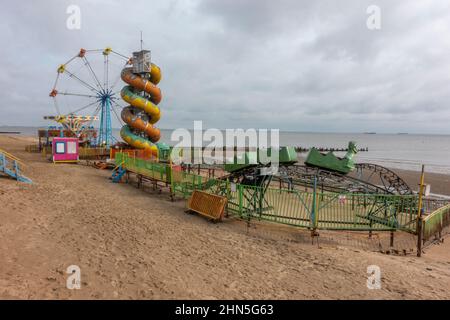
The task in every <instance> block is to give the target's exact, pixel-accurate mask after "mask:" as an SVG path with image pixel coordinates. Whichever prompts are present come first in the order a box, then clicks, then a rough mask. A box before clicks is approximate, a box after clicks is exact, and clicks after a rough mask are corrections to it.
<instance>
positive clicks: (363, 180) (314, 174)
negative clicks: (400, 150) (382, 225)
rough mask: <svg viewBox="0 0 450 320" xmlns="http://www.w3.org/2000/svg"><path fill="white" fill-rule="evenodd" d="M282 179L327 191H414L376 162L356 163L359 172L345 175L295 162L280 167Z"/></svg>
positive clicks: (404, 192)
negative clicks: (291, 164)
mask: <svg viewBox="0 0 450 320" xmlns="http://www.w3.org/2000/svg"><path fill="white" fill-rule="evenodd" d="M280 179H281V180H282V181H285V182H289V181H290V183H292V184H293V185H300V186H304V187H312V186H313V185H314V179H316V186H317V188H319V189H320V190H323V191H331V192H352V193H378V194H401V195H406V194H412V193H413V192H412V190H411V189H410V188H409V186H408V185H407V184H406V182H404V181H403V180H402V179H401V178H400V177H399V176H398V175H397V174H395V173H394V172H393V171H391V170H389V169H387V168H385V167H382V166H378V165H374V164H369V163H361V164H356V170H355V173H352V174H351V175H343V174H340V173H338V172H334V171H330V170H325V169H321V168H316V167H310V166H304V165H293V166H288V167H284V168H283V169H282V170H280Z"/></svg>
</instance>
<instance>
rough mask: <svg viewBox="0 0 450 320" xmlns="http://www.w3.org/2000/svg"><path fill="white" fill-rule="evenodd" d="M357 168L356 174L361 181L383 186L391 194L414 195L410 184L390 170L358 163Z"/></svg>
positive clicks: (370, 164) (371, 164)
mask: <svg viewBox="0 0 450 320" xmlns="http://www.w3.org/2000/svg"><path fill="white" fill-rule="evenodd" d="M355 168H356V172H355V174H356V176H357V178H358V179H359V180H363V181H366V182H368V183H371V184H376V185H379V186H382V188H383V189H384V190H386V191H388V192H391V193H396V194H401V195H406V194H413V191H412V190H411V188H410V187H409V186H408V184H407V183H406V182H405V181H404V180H403V179H402V178H400V177H399V176H398V175H397V174H396V173H395V172H394V171H392V170H389V169H388V168H385V167H383V166H379V165H376V164H373V163H357V164H355Z"/></svg>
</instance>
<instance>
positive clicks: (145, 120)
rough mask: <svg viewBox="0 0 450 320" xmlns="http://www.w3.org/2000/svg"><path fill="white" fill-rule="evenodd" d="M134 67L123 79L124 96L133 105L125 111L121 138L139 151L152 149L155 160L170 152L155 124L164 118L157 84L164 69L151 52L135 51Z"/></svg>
mask: <svg viewBox="0 0 450 320" xmlns="http://www.w3.org/2000/svg"><path fill="white" fill-rule="evenodd" d="M130 63H131V64H132V65H133V66H132V67H125V68H124V69H123V70H122V73H121V78H122V80H123V81H124V82H126V83H127V84H128V85H127V86H125V87H123V89H122V91H121V93H120V94H121V96H122V99H123V100H124V101H126V102H127V103H129V106H128V107H125V108H123V109H122V113H121V118H122V120H123V121H124V122H125V123H126V124H125V125H124V126H123V127H122V129H121V131H120V136H121V137H122V139H123V140H124V141H125V142H127V143H128V144H129V145H131V146H132V147H134V148H136V149H145V150H150V152H151V154H152V155H153V156H155V157H157V156H158V154H159V153H160V151H161V150H163V149H164V150H165V149H167V145H166V144H164V143H157V142H158V141H159V139H160V137H161V133H160V130H159V129H157V128H155V127H154V126H153V125H154V124H155V123H156V122H158V120H159V119H160V117H161V111H160V109H159V107H158V104H159V103H160V101H161V99H162V95H161V89H160V88H158V87H157V84H158V83H159V81H160V80H161V69H160V68H159V67H158V66H157V65H156V64H154V63H152V62H151V61H150V51H148V50H141V51H139V52H134V53H133V57H132V58H131V60H130Z"/></svg>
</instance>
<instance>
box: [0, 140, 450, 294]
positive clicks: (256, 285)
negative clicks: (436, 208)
mask: <svg viewBox="0 0 450 320" xmlns="http://www.w3.org/2000/svg"><path fill="white" fill-rule="evenodd" d="M29 141H31V139H29V140H28V141H27V139H26V138H23V137H18V136H17V137H6V136H1V135H0V147H1V148H4V149H7V150H8V151H10V152H12V153H14V154H16V155H17V156H19V157H21V158H22V159H23V160H25V161H26V162H27V163H28V168H26V173H27V174H28V175H29V176H30V177H31V178H32V179H33V181H34V184H33V185H25V184H21V183H17V182H15V181H13V180H10V179H7V178H0V298H3V299H8V298H20V299H39V298H43V299H67V298H71V299H79V298H83V299H101V298H107V299H156V298H167V299H177V298H187V299H206V298H211V299H269V298H274V299H334V298H336V299H359V298H362V299H396V298H400V299H406V298H412V299H444V298H446V299H449V298H450V291H449V288H450V254H449V249H450V241H447V242H445V243H444V244H441V245H439V246H435V247H431V248H430V249H428V250H427V252H426V254H425V255H424V256H423V257H422V258H420V259H419V258H416V257H415V256H413V255H409V256H393V255H384V254H381V253H375V252H370V251H366V250H360V249H353V248H351V247H348V246H340V245H328V244H326V243H324V244H322V245H321V246H320V247H319V246H317V245H316V244H315V245H311V243H309V242H308V241H302V239H306V238H307V235H308V234H307V232H306V231H302V230H296V229H293V228H280V229H278V230H277V232H272V231H271V230H273V228H274V227H267V226H265V225H258V226H257V227H256V228H255V227H254V226H253V227H251V228H250V229H247V227H246V225H245V223H243V222H240V221H236V220H232V219H228V220H226V221H224V222H223V223H218V224H211V223H209V222H207V221H206V220H204V219H202V218H201V217H198V216H196V215H188V214H185V213H184V212H183V209H184V202H183V201H176V202H174V203H172V202H170V201H169V197H168V196H167V194H165V193H163V194H157V193H155V192H152V191H150V190H147V191H143V190H140V189H137V188H135V187H134V186H132V185H125V184H113V183H111V181H110V180H108V177H109V174H110V172H109V171H104V170H97V169H94V168H92V167H87V166H83V165H54V164H50V163H49V162H47V161H45V160H44V159H42V158H41V157H40V155H38V154H29V153H26V152H24V151H23V147H24V145H25V144H27V143H29ZM280 232H281V233H282V234H283V236H282V237H277V236H273V235H274V234H279V233H280ZM73 264H74V265H78V266H79V267H80V268H81V280H82V287H81V289H80V290H68V289H67V288H66V277H67V276H68V275H67V274H66V273H65V272H66V268H67V267H68V266H69V265H73ZM369 265H378V266H380V268H381V271H382V289H381V290H369V289H367V286H366V281H367V273H366V272H367V267H368V266H369Z"/></svg>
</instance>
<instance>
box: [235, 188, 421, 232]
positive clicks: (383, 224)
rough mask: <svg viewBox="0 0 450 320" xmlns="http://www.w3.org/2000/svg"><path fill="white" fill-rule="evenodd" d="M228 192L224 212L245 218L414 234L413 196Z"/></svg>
mask: <svg viewBox="0 0 450 320" xmlns="http://www.w3.org/2000/svg"><path fill="white" fill-rule="evenodd" d="M230 189H232V191H231V192H230V193H229V200H228V201H229V208H228V209H229V211H231V212H232V213H233V214H236V215H238V216H239V217H241V218H245V219H259V220H266V221H272V222H276V223H282V224H287V225H292V226H298V227H306V228H312V229H328V230H355V231H356V230H361V231H363V230H372V231H376V230H380V231H381V230H386V231H387V230H403V231H407V232H411V233H414V232H415V231H416V221H417V197H416V196H395V195H373V194H342V193H341V194H338V193H322V192H316V193H314V192H305V191H300V190H289V189H278V188H267V189H265V190H263V189H262V188H259V187H253V186H245V185H235V186H233V185H231V188H230ZM233 190H236V191H233Z"/></svg>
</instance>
